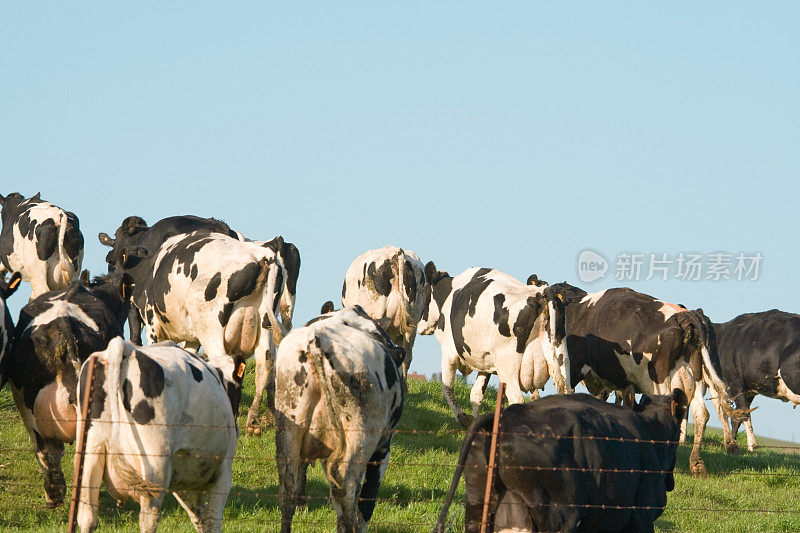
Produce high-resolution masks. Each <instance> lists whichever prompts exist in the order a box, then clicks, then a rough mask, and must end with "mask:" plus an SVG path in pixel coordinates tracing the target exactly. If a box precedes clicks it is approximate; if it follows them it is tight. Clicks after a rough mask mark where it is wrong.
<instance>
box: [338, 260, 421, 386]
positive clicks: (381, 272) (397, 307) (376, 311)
mask: <svg viewBox="0 0 800 533" xmlns="http://www.w3.org/2000/svg"><path fill="white" fill-rule="evenodd" d="M424 286H425V274H424V272H423V266H422V262H421V261H420V260H419V256H418V255H417V254H416V253H414V252H413V251H411V250H403V249H402V248H398V247H397V246H384V247H383V248H379V249H377V250H368V251H366V252H364V253H363V254H361V255H359V256H358V257H356V258H355V260H354V261H353V262H352V263H351V264H350V267H349V268H348V269H347V274H345V278H344V285H343V286H342V305H343V306H345V307H347V306H350V305H360V306H361V307H362V308H363V309H364V311H366V312H367V314H368V315H369V316H371V317H372V318H374V319H375V320H381V319H384V318H388V319H389V320H388V321H385V322H382V324H385V325H386V333H388V334H389V337H391V338H392V340H393V341H394V342H395V344H397V345H398V346H400V347H401V348H403V349H404V350H405V352H406V359H405V362H404V363H403V378H404V379H405V378H407V377H408V367H409V366H410V365H411V357H412V353H411V352H412V350H413V349H414V339H415V337H416V334H417V323H418V322H419V319H420V316H421V315H422V306H423V302H422V296H423V295H422V292H423V288H424Z"/></svg>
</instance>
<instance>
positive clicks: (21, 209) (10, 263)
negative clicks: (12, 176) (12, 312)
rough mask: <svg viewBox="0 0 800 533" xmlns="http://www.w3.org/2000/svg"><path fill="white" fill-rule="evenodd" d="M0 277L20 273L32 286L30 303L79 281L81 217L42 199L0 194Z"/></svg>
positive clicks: (81, 256)
mask: <svg viewBox="0 0 800 533" xmlns="http://www.w3.org/2000/svg"><path fill="white" fill-rule="evenodd" d="M0 205H1V206H2V211H0V217H2V220H3V229H2V231H0V276H3V275H5V273H6V272H19V273H20V274H21V275H22V280H23V281H29V282H30V284H31V300H33V299H34V298H36V297H38V296H39V295H41V294H44V293H45V292H47V291H54V290H60V289H65V288H66V287H67V286H68V285H69V284H70V282H71V281H72V280H74V279H76V278H77V277H78V274H79V273H80V271H81V263H82V262H83V235H82V234H81V230H80V223H79V222H78V217H77V216H75V214H74V213H71V212H69V211H64V210H63V209H61V208H60V207H57V206H55V205H53V204H51V203H50V202H45V201H44V200H42V199H41V197H40V194H39V193H36V194H35V195H34V196H33V197H31V198H28V199H25V197H24V196H22V195H21V194H19V193H17V192H13V193H11V194H9V195H8V196H3V195H2V194H0Z"/></svg>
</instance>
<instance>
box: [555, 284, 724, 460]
mask: <svg viewBox="0 0 800 533" xmlns="http://www.w3.org/2000/svg"><path fill="white" fill-rule="evenodd" d="M553 289H554V290H556V291H559V294H562V296H563V300H564V301H565V304H566V316H567V349H568V351H569V354H570V358H571V385H572V386H573V387H574V386H575V385H577V383H578V382H580V381H581V380H582V379H586V380H587V381H588V382H589V383H590V385H593V388H595V392H596V389H597V388H608V389H610V390H625V389H629V388H630V387H632V388H633V390H635V392H639V393H642V394H646V395H652V394H668V393H669V392H670V391H671V390H672V389H674V388H681V389H683V390H684V392H685V393H686V394H687V395H688V396H689V397H690V398H691V399H692V400H691V401H692V403H691V405H692V412H693V417H694V428H695V431H694V446H693V448H692V454H691V459H690V464H691V470H692V473H693V474H694V475H704V474H705V473H706V470H705V464H704V463H703V460H702V459H701V457H700V446H701V444H702V439H703V433H704V431H705V427H706V424H707V423H708V418H709V416H708V409H706V406H705V402H704V401H703V396H704V395H705V386H706V383H708V384H709V385H710V386H711V387H712V388H713V389H714V393H715V394H716V395H717V396H719V397H720V398H721V399H722V401H721V402H717V404H715V405H716V406H717V407H718V410H719V411H720V412H722V411H723V410H724V411H725V412H727V413H729V414H730V413H732V412H733V410H732V408H731V407H730V405H729V404H730V403H732V402H731V400H730V398H729V396H728V393H727V391H726V387H725V384H724V383H723V381H722V380H721V378H720V377H719V375H718V374H717V372H716V370H715V369H714V367H713V366H712V359H714V358H715V357H716V353H717V347H716V340H715V337H714V328H713V327H712V326H711V322H710V321H709V319H708V318H707V317H706V316H705V315H704V314H703V310H702V309H697V310H694V311H690V310H688V309H686V308H685V307H683V306H679V305H675V304H671V303H667V302H663V301H661V300H657V299H655V298H653V297H652V296H648V295H646V294H642V293H639V292H636V291H633V290H631V289H628V288H616V289H607V290H604V291H600V292H596V293H591V294H586V293H583V294H584V295H583V296H581V293H582V292H583V291H581V290H580V289H577V288H576V287H572V286H570V285H568V284H558V285H554V286H553ZM587 376H588V378H587ZM720 416H722V415H720ZM737 416H738V414H737ZM724 429H725V428H724ZM724 433H725V435H724V438H725V443H726V446H727V447H728V451H734V449H735V444H734V443H733V441H732V439H731V435H730V431H729V429H725V430H724Z"/></svg>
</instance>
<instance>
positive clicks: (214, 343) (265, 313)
mask: <svg viewBox="0 0 800 533" xmlns="http://www.w3.org/2000/svg"><path fill="white" fill-rule="evenodd" d="M139 254H142V255H145V256H146V257H144V258H140V257H138V255H139ZM122 256H123V257H122V258H121V262H122V265H123V267H125V268H129V267H130V268H131V269H132V270H131V272H132V273H133V272H134V269H135V272H136V273H135V276H134V280H135V287H134V290H133V303H134V305H136V307H137V308H138V309H139V312H140V314H141V317H142V319H143V321H144V322H145V324H146V326H147V335H148V340H149V342H151V343H156V342H160V341H164V340H172V341H175V342H185V343H186V348H187V349H189V350H190V351H194V352H196V351H197V350H198V349H199V347H200V346H202V347H203V350H204V351H205V353H208V354H214V355H216V354H223V353H227V354H230V355H233V354H241V355H243V356H245V357H250V356H253V355H254V356H255V359H256V391H255V395H254V398H253V404H252V406H251V408H250V411H249V413H248V433H250V432H256V433H260V431H261V430H260V427H259V411H260V405H261V398H262V394H263V392H264V389H265V388H266V385H267V380H268V377H269V372H270V369H271V367H272V360H273V358H272V356H271V355H270V354H274V353H275V349H276V348H277V346H278V344H279V343H280V341H281V338H282V337H283V335H284V331H283V329H282V326H281V323H280V322H279V321H278V319H277V318H276V316H277V313H278V309H279V305H280V299H281V294H282V287H283V280H284V279H286V274H285V271H284V269H283V267H282V266H281V264H280V263H279V262H278V259H277V257H276V254H275V252H274V251H273V250H272V249H271V248H269V247H268V246H266V247H265V246H259V245H258V244H256V243H253V242H245V241H242V240H238V239H235V238H233V237H230V236H228V235H224V234H222V233H209V232H207V231H197V232H194V233H190V234H189V235H184V234H179V235H175V236H174V237H170V238H169V239H167V240H166V241H165V242H164V244H163V245H162V246H161V247H160V248H158V249H157V250H156V251H155V253H152V254H151V253H149V252H147V251H146V250H145V251H142V249H134V250H131V249H126V250H124V251H123V253H122ZM126 272H127V270H126Z"/></svg>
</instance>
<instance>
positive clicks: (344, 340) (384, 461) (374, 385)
mask: <svg viewBox="0 0 800 533" xmlns="http://www.w3.org/2000/svg"><path fill="white" fill-rule="evenodd" d="M403 356H404V353H403V349H402V348H399V347H397V346H396V345H395V344H394V343H393V342H392V340H391V339H390V338H389V336H388V335H387V334H386V333H385V332H384V331H383V330H382V329H381V328H380V327H378V326H377V325H376V324H375V322H374V321H373V320H371V319H370V318H369V316H368V315H367V314H366V312H365V311H364V310H363V309H362V308H361V307H359V306H353V307H346V308H344V309H342V310H340V311H336V312H330V313H327V314H323V315H320V316H319V317H317V318H315V319H313V320H311V321H310V322H309V323H308V324H306V325H305V326H304V327H302V328H297V329H295V330H293V331H292V332H291V333H289V334H288V335H287V336H286V338H285V339H284V340H283V342H282V343H281V345H280V347H279V348H278V355H277V357H276V360H275V386H274V389H273V388H272V387H271V390H274V395H275V396H274V405H275V446H276V455H277V462H278V476H279V478H280V490H279V493H278V495H279V499H280V507H281V521H282V526H281V531H283V532H288V531H290V530H291V524H292V517H293V515H294V511H295V507H296V505H297V504H298V501H300V502H302V501H304V499H305V472H306V468H307V466H308V463H309V462H312V463H313V462H314V461H316V460H317V459H320V460H321V461H322V464H323V466H324V469H325V475H326V476H327V478H328V482H329V484H330V491H331V498H332V500H333V504H334V507H335V509H336V517H337V529H338V531H366V524H367V523H368V522H369V519H370V517H371V516H372V512H373V510H374V508H375V498H376V496H377V494H378V487H379V486H380V483H381V480H382V479H383V475H384V473H385V472H386V467H387V465H388V462H389V447H390V444H391V440H392V433H393V432H394V429H395V427H397V424H398V422H399V421H400V415H401V413H402V410H403V389H404V387H403V383H402V382H403V373H402V370H401V365H402V363H403Z"/></svg>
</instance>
